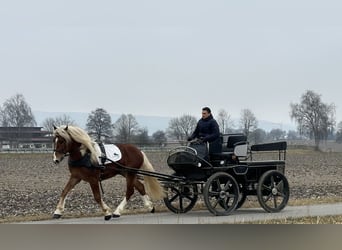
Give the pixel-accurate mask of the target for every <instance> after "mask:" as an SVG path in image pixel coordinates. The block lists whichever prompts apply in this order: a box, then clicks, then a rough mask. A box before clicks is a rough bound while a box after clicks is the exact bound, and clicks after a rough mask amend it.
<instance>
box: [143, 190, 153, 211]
mask: <svg viewBox="0 0 342 250" xmlns="http://www.w3.org/2000/svg"><path fill="white" fill-rule="evenodd" d="M141 199H142V200H143V202H144V205H145V207H147V208H148V209H149V211H151V210H152V209H153V204H152V201H151V199H150V197H149V196H148V195H147V194H145V195H144V196H141Z"/></svg>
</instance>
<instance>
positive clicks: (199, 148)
mask: <svg viewBox="0 0 342 250" xmlns="http://www.w3.org/2000/svg"><path fill="white" fill-rule="evenodd" d="M207 146H208V148H209V149H208V154H206V150H207ZM218 146H219V150H217V147H218ZM286 148H287V144H286V142H285V141H281V142H273V143H265V144H257V145H252V146H249V145H248V142H247V138H246V136H245V135H243V134H226V135H223V136H222V137H221V143H220V144H219V145H210V144H209V145H206V144H203V143H198V142H193V143H191V145H189V146H183V147H177V148H175V149H173V150H171V151H170V153H169V156H168V159H167V164H168V166H169V167H170V168H171V169H173V170H174V173H173V174H172V177H173V178H167V179H165V180H164V181H163V184H164V187H165V190H166V193H167V196H166V197H165V198H164V203H165V205H166V206H167V207H168V209H169V210H171V211H172V212H174V213H186V212H188V211H190V210H191V209H192V208H193V207H194V206H195V204H196V202H197V200H198V197H199V195H203V198H204V202H205V205H206V206H207V208H208V210H209V211H210V212H211V213H213V214H214V215H228V214H230V213H231V212H232V211H234V210H235V209H238V208H240V207H241V206H242V205H243V203H244V202H245V200H246V197H247V196H250V195H254V196H257V198H258V201H259V203H260V206H261V207H262V208H263V209H264V210H265V211H267V212H279V211H281V210H282V209H283V208H284V207H285V206H286V205H287V202H288V200H289V195H290V192H289V184H288V181H287V179H286V177H285V160H286ZM214 149H215V150H214ZM257 152H273V153H275V152H276V154H277V158H276V160H260V159H258V160H256V159H253V155H254V156H255V154H256V153H257Z"/></svg>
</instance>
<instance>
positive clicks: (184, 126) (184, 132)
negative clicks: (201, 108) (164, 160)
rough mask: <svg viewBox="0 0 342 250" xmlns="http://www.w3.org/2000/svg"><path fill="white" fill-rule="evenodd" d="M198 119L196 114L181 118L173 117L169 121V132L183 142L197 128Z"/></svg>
mask: <svg viewBox="0 0 342 250" xmlns="http://www.w3.org/2000/svg"><path fill="white" fill-rule="evenodd" d="M196 124H197V120H196V118H195V117H194V116H191V115H183V116H181V117H179V118H172V119H171V120H170V122H169V127H168V131H167V133H168V134H169V135H170V136H171V137H173V138H175V139H177V140H178V141H180V142H182V141H185V140H186V139H187V138H188V137H189V136H190V135H191V133H192V132H193V131H194V130H195V128H196Z"/></svg>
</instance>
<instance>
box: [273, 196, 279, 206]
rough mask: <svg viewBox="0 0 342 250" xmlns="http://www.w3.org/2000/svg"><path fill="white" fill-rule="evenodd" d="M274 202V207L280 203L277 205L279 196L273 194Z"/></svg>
mask: <svg viewBox="0 0 342 250" xmlns="http://www.w3.org/2000/svg"><path fill="white" fill-rule="evenodd" d="M273 204H274V208H277V207H278V205H277V197H276V196H273Z"/></svg>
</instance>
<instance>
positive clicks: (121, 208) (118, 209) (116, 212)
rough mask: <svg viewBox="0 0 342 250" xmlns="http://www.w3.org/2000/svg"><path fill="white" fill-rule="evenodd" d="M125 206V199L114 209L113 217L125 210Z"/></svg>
mask: <svg viewBox="0 0 342 250" xmlns="http://www.w3.org/2000/svg"><path fill="white" fill-rule="evenodd" d="M126 205H127V200H126V197H125V198H124V199H123V200H122V201H121V203H120V205H119V206H118V207H117V208H116V210H115V212H114V214H115V215H119V216H120V215H121V212H122V211H124V210H125V207H126Z"/></svg>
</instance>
